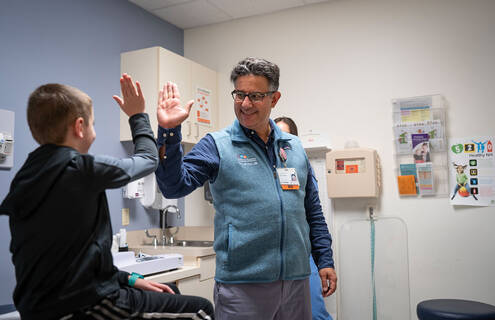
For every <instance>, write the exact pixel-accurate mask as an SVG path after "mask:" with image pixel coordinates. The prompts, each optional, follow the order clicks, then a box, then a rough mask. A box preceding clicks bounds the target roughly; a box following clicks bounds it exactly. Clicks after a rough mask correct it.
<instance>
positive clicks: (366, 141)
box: [184, 0, 495, 318]
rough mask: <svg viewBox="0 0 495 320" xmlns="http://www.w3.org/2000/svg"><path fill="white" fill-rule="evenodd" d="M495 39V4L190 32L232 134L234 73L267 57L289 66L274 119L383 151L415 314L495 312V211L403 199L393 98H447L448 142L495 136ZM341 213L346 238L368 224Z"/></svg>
mask: <svg viewBox="0 0 495 320" xmlns="http://www.w3.org/2000/svg"><path fill="white" fill-rule="evenodd" d="M494 35H495V1H493V0H470V1H468V0H410V1H406V0H404V1H398V0H340V1H331V2H329V3H321V4H316V5H312V6H308V7H303V8H298V9H293V10H288V11H283V12H280V13H276V14H270V15H266V16H259V17H252V18H247V19H241V20H236V21H232V22H227V23H222V24H216V25H212V26H207V27H203V28H196V29H189V30H186V31H185V44H184V50H185V56H186V57H188V58H190V59H192V60H194V61H198V62H199V63H202V64H204V65H206V66H208V67H210V68H212V69H214V70H217V71H219V72H221V73H223V74H224V76H223V78H222V79H220V80H219V95H220V111H221V112H220V125H221V126H222V127H223V126H226V125H228V124H230V123H231V121H232V120H233V119H234V113H233V108H232V101H231V97H230V95H229V93H230V91H231V90H232V85H231V84H230V83H229V80H228V76H229V73H230V70H231V68H232V66H233V65H234V64H235V63H236V62H237V61H239V60H240V59H242V58H244V57H245V56H259V57H263V58H266V59H268V60H272V61H274V62H276V63H278V65H279V66H280V68H281V86H280V91H281V92H282V98H281V100H280V101H279V104H278V105H277V107H276V108H275V110H274V111H273V113H272V115H273V116H274V117H275V116H279V115H287V116H290V117H293V118H294V119H295V120H296V122H297V123H298V126H299V127H300V130H301V131H305V130H308V129H314V130H317V131H322V132H326V133H327V134H328V135H329V136H330V138H331V141H332V146H333V147H334V148H341V147H343V146H344V144H345V142H346V141H347V140H348V139H355V140H357V141H358V142H359V143H360V145H361V146H364V147H371V148H375V149H377V150H378V152H379V155H380V157H381V164H382V166H383V193H382V196H381V199H380V205H379V207H378V214H379V215H382V216H399V217H401V218H402V219H403V220H404V221H405V222H406V226H407V229H408V235H409V265H410V286H411V311H412V314H415V308H416V304H417V303H418V302H419V301H421V300H423V299H427V298H440V297H441V298H446V297H458V298H465V299H473V300H479V301H483V302H487V303H492V304H495V291H494V290H493V289H494V288H495V277H494V276H493V270H495V232H493V231H492V229H493V228H494V226H495V208H488V207H485V208H483V207H455V208H454V207H452V206H451V205H449V201H448V199H447V198H433V199H416V198H415V199H399V196H398V193H397V187H396V182H395V175H394V158H393V140H392V139H393V137H392V114H391V110H392V108H391V103H390V100H391V99H392V98H400V97H410V96H416V95H427V94H435V93H440V94H443V95H444V96H445V97H446V99H447V101H448V109H447V135H448V136H449V137H465V136H474V135H495V132H494V126H493V119H494V118H495V108H494V106H493V101H495V90H494V89H493V87H494V75H495V60H494V57H495V41H494V40H495V38H494ZM334 204H335V224H336V225H335V230H339V229H340V226H341V225H342V224H343V223H345V222H346V221H348V220H349V219H350V218H356V217H364V210H365V209H364V208H365V207H364V206H365V202H364V201H342V200H340V201H334ZM337 241H338V235H337ZM340 285H341V286H345V284H344V283H340ZM413 318H415V316H413Z"/></svg>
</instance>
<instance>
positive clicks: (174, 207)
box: [160, 204, 180, 245]
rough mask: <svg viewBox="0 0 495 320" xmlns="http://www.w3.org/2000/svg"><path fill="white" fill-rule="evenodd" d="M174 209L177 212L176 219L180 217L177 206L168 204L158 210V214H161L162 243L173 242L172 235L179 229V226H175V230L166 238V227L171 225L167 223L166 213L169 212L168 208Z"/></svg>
mask: <svg viewBox="0 0 495 320" xmlns="http://www.w3.org/2000/svg"><path fill="white" fill-rule="evenodd" d="M172 208H173V209H175V213H176V214H177V219H180V210H179V207H177V206H176V205H173V204H171V205H168V206H166V207H165V208H164V209H162V210H160V214H161V215H162V226H161V227H162V245H167V244H171V245H173V244H174V240H175V239H174V235H175V234H176V233H177V232H178V231H179V227H177V230H176V231H175V232H174V233H173V234H171V235H170V238H167V229H169V228H170V227H172V226H169V225H167V214H168V212H169V209H172Z"/></svg>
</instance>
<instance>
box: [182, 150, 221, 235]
mask: <svg viewBox="0 0 495 320" xmlns="http://www.w3.org/2000/svg"><path fill="white" fill-rule="evenodd" d="M193 146H194V145H192V144H189V143H185V144H183V147H184V154H186V153H188V152H189V151H190V150H191V148H192V147H193ZM204 192H205V190H204V187H199V188H197V189H196V190H194V191H193V192H191V193H190V194H188V195H187V196H185V198H184V226H187V227H192V226H212V225H213V220H214V217H215V209H214V208H213V205H212V204H210V203H208V202H207V201H206V200H205V196H204Z"/></svg>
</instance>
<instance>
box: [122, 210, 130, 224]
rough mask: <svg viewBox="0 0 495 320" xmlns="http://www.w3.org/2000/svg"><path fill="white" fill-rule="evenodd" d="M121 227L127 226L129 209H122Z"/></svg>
mask: <svg viewBox="0 0 495 320" xmlns="http://www.w3.org/2000/svg"><path fill="white" fill-rule="evenodd" d="M122 225H123V226H127V225H129V208H122Z"/></svg>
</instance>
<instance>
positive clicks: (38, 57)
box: [0, 0, 184, 305]
mask: <svg viewBox="0 0 495 320" xmlns="http://www.w3.org/2000/svg"><path fill="white" fill-rule="evenodd" d="M1 4H2V8H1V10H0V109H7V110H11V111H14V112H15V133H14V135H15V154H14V168H12V169H10V170H0V200H2V199H3V198H4V197H5V196H6V194H7V192H8V189H9V185H10V181H11V180H12V179H13V177H14V174H15V173H16V172H17V170H19V168H20V167H21V165H22V163H23V162H24V160H25V159H26V157H27V155H28V153H29V152H31V151H32V150H33V149H34V148H36V147H37V145H36V142H35V141H34V140H33V138H32V137H31V134H30V132H29V128H28V126H27V123H26V111H25V109H26V102H27V98H28V96H29V94H30V93H31V92H32V91H33V90H34V89H35V88H36V87H38V86H39V85H41V84H43V83H48V82H59V83H64V84H69V85H72V86H75V87H77V88H79V89H81V90H83V91H84V92H86V93H87V94H88V95H90V96H91V97H92V99H93V104H94V111H95V121H96V124H95V128H96V134H97V138H96V141H95V143H94V144H93V147H92V148H91V149H90V153H94V154H96V153H105V154H109V155H113V156H117V157H123V156H125V155H126V154H127V152H126V150H125V148H124V147H125V146H123V145H122V144H121V143H120V142H119V108H118V106H117V104H116V103H115V102H114V101H113V99H112V95H113V94H120V86H119V76H120V53H121V52H125V51H129V50H135V49H141V48H146V47H151V46H162V47H164V48H167V49H169V50H171V51H174V52H176V53H178V54H180V55H183V50H184V33H183V30H182V29H179V28H177V27H175V26H173V25H171V24H168V23H166V22H164V21H162V20H160V19H158V18H157V17H155V16H153V15H151V14H149V13H147V12H145V11H144V10H142V9H141V8H139V7H137V6H135V5H133V4H132V3H130V2H128V1H125V0H78V1H74V0H72V1H66V0H43V1H37V0H3V1H2V3H1ZM107 195H108V199H109V205H110V210H111V213H112V221H113V228H114V230H118V228H120V227H121V225H120V223H121V216H120V210H121V208H122V207H123V206H125V207H129V208H130V210H131V224H130V225H129V226H128V229H130V230H135V229H143V228H147V227H150V226H153V227H158V219H157V218H158V214H157V213H156V212H153V211H149V212H147V211H145V210H143V209H142V208H140V207H139V206H138V205H135V202H131V201H124V200H123V199H122V198H121V190H120V189H118V190H110V191H107ZM40 231H42V230H40ZM9 243H10V230H9V227H8V218H7V217H5V216H0V284H1V285H0V305H1V304H8V303H12V297H11V296H12V291H13V289H14V286H15V275H14V268H13V266H12V263H11V255H10V252H9V249H8V247H9Z"/></svg>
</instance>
